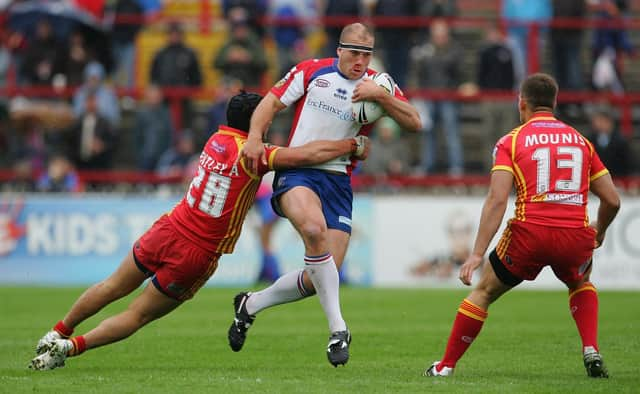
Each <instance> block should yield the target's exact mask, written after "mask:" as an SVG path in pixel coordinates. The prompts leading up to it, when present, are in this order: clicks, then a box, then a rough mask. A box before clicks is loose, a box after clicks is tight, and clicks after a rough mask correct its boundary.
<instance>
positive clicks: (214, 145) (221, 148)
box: [211, 141, 227, 153]
mask: <svg viewBox="0 0 640 394" xmlns="http://www.w3.org/2000/svg"><path fill="white" fill-rule="evenodd" d="M211 149H213V150H214V151H216V152H218V153H223V152H224V151H226V150H227V147H225V146H224V145H220V144H218V142H217V141H213V142H212V143H211Z"/></svg>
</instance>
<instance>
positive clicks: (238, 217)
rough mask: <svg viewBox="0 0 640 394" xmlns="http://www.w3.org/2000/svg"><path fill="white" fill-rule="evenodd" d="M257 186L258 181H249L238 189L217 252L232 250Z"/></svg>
mask: <svg viewBox="0 0 640 394" xmlns="http://www.w3.org/2000/svg"><path fill="white" fill-rule="evenodd" d="M258 186H259V182H257V181H250V182H248V183H247V184H246V185H245V186H244V187H243V188H242V190H241V191H240V194H239V195H238V199H237V200H236V203H235V206H234V207H233V213H232V216H231V220H230V221H229V224H228V227H227V233H226V234H225V236H224V239H223V240H222V242H220V245H218V250H217V252H218V253H230V252H231V251H233V246H234V245H235V242H236V240H237V239H238V237H239V236H240V231H241V230H242V221H243V220H244V217H245V216H246V214H247V211H248V210H249V208H250V207H251V204H252V203H253V200H254V198H255V194H256V191H257V190H258Z"/></svg>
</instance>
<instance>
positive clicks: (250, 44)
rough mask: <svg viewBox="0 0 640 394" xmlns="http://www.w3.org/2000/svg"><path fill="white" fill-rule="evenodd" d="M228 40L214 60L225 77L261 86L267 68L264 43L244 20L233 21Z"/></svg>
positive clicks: (247, 84)
mask: <svg viewBox="0 0 640 394" xmlns="http://www.w3.org/2000/svg"><path fill="white" fill-rule="evenodd" d="M230 29H231V30H230V37H229V39H228V41H227V42H226V43H225V44H224V45H223V46H222V48H220V51H219V52H218V54H217V55H216V56H215V58H214V60H213V67H214V68H216V69H217V70H219V71H220V72H221V73H222V74H223V76H222V77H223V79H227V78H233V79H238V80H240V81H241V82H242V83H243V84H244V85H245V86H249V87H251V88H259V87H260V86H261V85H262V79H263V77H264V73H265V71H266V70H267V58H266V54H265V52H264V49H263V46H262V43H261V42H260V40H259V39H258V37H257V36H256V35H255V34H254V33H253V32H252V31H251V29H250V27H249V25H248V24H247V22H246V21H244V20H239V21H233V22H232V23H231V28H230Z"/></svg>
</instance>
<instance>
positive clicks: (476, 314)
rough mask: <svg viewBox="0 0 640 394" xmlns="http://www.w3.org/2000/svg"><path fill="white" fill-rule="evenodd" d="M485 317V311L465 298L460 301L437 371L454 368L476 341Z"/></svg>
mask: <svg viewBox="0 0 640 394" xmlns="http://www.w3.org/2000/svg"><path fill="white" fill-rule="evenodd" d="M487 315H488V314H487V311H485V310H483V309H482V308H480V307H479V306H477V305H475V304H473V303H472V302H471V301H469V300H467V299H466V298H465V299H464V301H462V303H461V304H460V308H458V314H457V315H456V319H455V320H454V321H453V327H452V328H451V335H450V336H449V342H447V349H446V350H445V352H444V356H443V357H442V360H441V362H440V364H439V365H438V367H439V370H441V369H442V367H449V368H453V367H455V366H456V363H457V362H458V360H459V359H460V357H462V355H463V354H464V352H465V351H466V350H467V348H469V346H471V343H472V342H473V340H474V339H476V336H477V335H478V333H479V332H480V329H481V328H482V325H483V324H484V320H485V319H486V318H487Z"/></svg>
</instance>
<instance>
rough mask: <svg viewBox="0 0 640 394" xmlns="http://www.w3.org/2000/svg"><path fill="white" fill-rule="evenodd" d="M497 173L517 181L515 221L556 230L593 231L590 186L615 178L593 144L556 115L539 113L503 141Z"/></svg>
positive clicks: (497, 156) (497, 155) (496, 160)
mask: <svg viewBox="0 0 640 394" xmlns="http://www.w3.org/2000/svg"><path fill="white" fill-rule="evenodd" d="M496 170H505V171H509V172H511V173H512V174H513V175H514V178H515V187H516V209H515V218H514V219H515V220H520V221H527V222H531V223H536V224H541V225H545V226H552V227H586V226H588V225H589V216H588V213H587V195H588V193H589V184H590V182H591V181H593V180H595V179H597V178H599V177H601V176H603V175H605V174H607V173H608V172H609V171H608V170H607V168H606V167H605V166H604V165H603V164H602V161H601V160H600V157H598V154H597V153H596V151H595V150H594V148H593V145H592V144H591V142H589V140H587V139H586V138H584V137H583V136H582V135H581V134H580V133H578V132H577V131H576V130H575V129H574V128H573V127H571V126H568V125H566V124H565V123H563V122H561V121H559V120H557V119H556V118H555V117H554V116H553V114H551V113H550V112H536V113H535V114H534V115H533V117H532V118H531V119H530V120H529V121H528V122H527V123H525V124H524V125H522V126H520V127H517V128H515V129H514V130H513V131H511V132H510V133H509V134H507V135H505V136H504V137H502V138H501V139H500V140H499V141H498V143H497V144H496V147H495V149H494V166H493V168H492V170H491V171H496Z"/></svg>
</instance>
